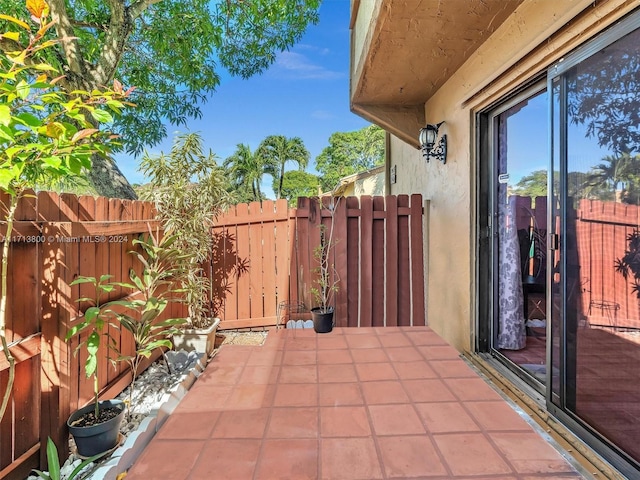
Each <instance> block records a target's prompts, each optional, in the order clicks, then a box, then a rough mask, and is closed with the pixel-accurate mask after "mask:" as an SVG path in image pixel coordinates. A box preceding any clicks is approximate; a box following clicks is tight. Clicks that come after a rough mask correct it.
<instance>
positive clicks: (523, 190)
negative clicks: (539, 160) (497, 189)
mask: <svg viewBox="0 0 640 480" xmlns="http://www.w3.org/2000/svg"><path fill="white" fill-rule="evenodd" d="M512 193H513V194H514V195H522V196H523V197H531V198H535V197H545V196H546V195H547V171H546V170H535V171H533V172H531V173H530V174H529V175H525V176H523V177H522V178H521V179H520V181H519V182H518V183H516V184H515V185H514V186H513V192H512Z"/></svg>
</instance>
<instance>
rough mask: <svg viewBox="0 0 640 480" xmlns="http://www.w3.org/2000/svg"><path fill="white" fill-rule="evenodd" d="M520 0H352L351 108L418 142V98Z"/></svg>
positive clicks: (437, 83) (437, 84)
mask: <svg viewBox="0 0 640 480" xmlns="http://www.w3.org/2000/svg"><path fill="white" fill-rule="evenodd" d="M372 1H373V2H375V6H374V7H373V8H367V9H364V8H361V7H362V6H364V5H365V3H366V2H372ZM522 1H523V0H465V1H441V0H420V1H418V0H362V1H360V0H352V11H351V26H352V34H351V44H352V58H351V63H352V64H351V110H352V111H353V112H354V113H356V114H358V115H360V116H362V117H363V118H365V119H367V120H369V121H371V122H373V123H376V124H377V125H380V126H381V127H382V128H384V129H385V130H387V131H388V132H390V133H392V134H394V135H396V136H397V137H399V138H401V139H402V140H404V141H405V142H407V143H409V144H411V145H414V146H416V147H418V132H419V130H420V128H422V127H423V126H424V124H425V114H424V105H425V103H426V102H427V101H428V100H429V98H430V97H431V96H432V95H433V94H434V93H435V92H436V91H437V90H438V89H439V88H440V87H441V86H442V85H443V84H444V83H445V82H446V81H447V80H448V79H449V78H450V77H451V75H453V73H454V72H455V71H456V70H457V69H458V68H459V67H460V66H461V65H462V64H463V63H464V62H465V61H466V60H467V59H468V58H469V57H470V56H471V55H472V54H473V52H474V51H475V50H476V49H477V48H478V47H479V46H480V45H482V43H483V42H484V41H485V40H486V39H487V38H489V37H490V35H491V34H492V33H493V32H494V31H495V30H496V29H497V28H498V27H499V26H500V25H501V24H502V23H503V22H504V21H505V20H506V19H507V18H508V17H509V16H510V15H511V14H512V13H513V11H514V10H515V9H516V8H517V7H518V6H519V5H520V4H521V3H522ZM367 7H370V4H369V5H367ZM359 14H362V15H366V16H369V17H370V18H358V15H359ZM357 29H365V30H366V32H365V31H356V30H357ZM356 38H358V39H359V40H358V41H356V40H355V39H356Z"/></svg>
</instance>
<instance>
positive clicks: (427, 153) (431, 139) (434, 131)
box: [418, 122, 447, 164]
mask: <svg viewBox="0 0 640 480" xmlns="http://www.w3.org/2000/svg"><path fill="white" fill-rule="evenodd" d="M443 123H444V122H440V123H438V124H437V125H432V124H430V123H427V125H426V126H425V127H424V128H421V129H420V136H419V137H418V138H419V141H420V149H421V150H422V156H423V157H424V159H425V160H426V161H427V162H429V159H430V158H435V159H437V160H440V161H441V162H442V163H443V164H444V163H447V135H446V134H445V135H442V137H440V141H439V142H438V144H437V145H436V139H437V138H438V129H439V128H440V125H442V124H443Z"/></svg>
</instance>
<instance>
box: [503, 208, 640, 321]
mask: <svg viewBox="0 0 640 480" xmlns="http://www.w3.org/2000/svg"><path fill="white" fill-rule="evenodd" d="M514 200H515V202H514V207H515V211H514V214H515V221H516V226H517V229H518V232H527V233H526V235H529V232H531V234H532V235H533V233H534V232H535V235H533V236H532V237H531V238H533V239H534V241H535V242H536V243H537V244H536V245H534V248H532V249H531V254H533V255H534V256H533V257H532V258H531V259H530V260H529V264H527V265H526V268H525V269H524V270H523V275H527V274H529V273H534V277H536V278H537V279H538V281H544V279H545V273H546V268H545V266H546V252H547V245H546V241H547V239H546V233H547V197H545V196H541V197H536V198H535V199H534V201H532V199H531V198H530V197H518V196H515V199H514ZM554 221H555V222H556V229H557V228H558V226H559V219H558V218H556V219H554ZM567 222H568V228H569V229H570V230H571V229H575V235H573V234H570V236H569V237H568V240H567V241H568V242H569V243H568V250H569V251H568V256H569V258H568V265H569V266H570V267H569V269H570V270H571V271H572V272H573V271H575V272H576V278H575V280H572V279H568V281H569V283H570V284H571V285H572V286H570V289H571V292H569V295H570V296H572V295H576V296H575V298H574V300H575V302H576V303H575V304H574V305H575V306H577V308H578V309H579V312H580V317H581V318H582V319H584V320H586V322H587V324H589V325H598V326H605V327H612V328H622V329H640V299H639V298H638V294H637V293H636V292H635V291H634V290H633V274H630V275H629V278H628V279H625V278H624V276H623V275H622V274H621V273H620V272H618V271H617V270H616V263H617V261H618V260H619V259H621V258H622V257H623V256H624V254H625V251H626V250H627V249H628V248H629V241H628V237H629V235H630V234H631V233H633V232H634V231H635V230H638V229H639V228H640V207H638V206H635V205H627V204H625V203H620V202H613V201H601V200H586V199H585V200H580V202H579V204H578V208H577V210H573V209H570V210H569V211H568V212H567ZM525 243H526V242H525ZM528 245H529V244H526V246H527V248H525V250H527V252H521V256H522V257H523V258H526V256H527V254H529V252H528V248H529V247H528ZM538 253H541V255H540V256H538ZM558 261H559V252H558V251H556V257H555V258H554V261H553V263H554V264H556V265H557V262H558ZM639 266H640V264H639ZM572 298H573V297H572Z"/></svg>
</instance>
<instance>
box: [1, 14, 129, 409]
mask: <svg viewBox="0 0 640 480" xmlns="http://www.w3.org/2000/svg"><path fill="white" fill-rule="evenodd" d="M27 8H28V9H29V12H30V13H31V18H32V21H33V23H34V28H32V27H31V26H29V25H28V24H27V23H25V22H23V21H21V20H18V19H17V18H13V17H11V16H9V15H4V14H0V15H2V20H3V21H5V25H11V28H10V29H9V31H6V32H2V33H0V38H2V39H3V41H6V42H9V44H13V45H15V50H14V51H8V52H4V53H5V54H3V55H0V130H1V131H2V134H1V135H0V192H2V193H3V194H6V195H7V197H8V199H7V202H6V204H5V203H2V205H1V208H2V210H3V215H2V220H3V223H4V227H5V229H4V230H3V231H2V240H3V241H2V267H1V278H2V282H1V294H0V343H1V344H2V352H3V354H4V356H5V357H6V359H7V362H8V364H9V372H8V380H7V388H6V389H5V390H4V392H3V397H2V402H1V403H0V420H1V419H2V418H3V417H4V414H5V412H6V409H7V405H8V404H9V400H10V397H11V394H12V389H13V384H14V381H15V358H14V357H13V355H12V354H11V350H10V342H11V341H12V338H10V337H9V338H8V336H7V328H6V326H7V318H6V317H7V310H8V309H7V307H8V294H7V281H8V280H7V278H8V277H7V272H8V267H9V260H10V259H9V256H10V244H11V241H12V238H13V236H14V234H13V227H14V221H15V215H16V211H17V209H18V204H19V202H20V199H21V198H23V197H25V196H28V195H32V193H30V190H29V189H31V188H37V187H39V186H49V185H53V184H56V183H57V182H58V181H59V180H61V179H69V178H72V177H75V178H78V177H84V176H85V175H86V172H87V171H88V169H90V168H91V155H92V154H94V153H107V152H108V144H109V142H110V141H111V137H110V136H109V135H108V133H106V132H101V131H99V130H98V129H97V128H96V126H97V125H99V124H101V123H105V122H106V123H109V122H111V121H112V120H113V119H112V117H111V114H110V113H108V112H107V111H106V109H111V110H112V111H113V112H116V113H117V112H119V111H120V109H121V108H123V107H124V105H125V104H124V103H123V102H122V101H121V99H122V98H123V97H124V96H126V92H125V93H123V92H122V88H121V85H119V84H118V85H119V86H118V88H115V87H116V85H115V83H114V90H115V91H103V92H98V91H94V92H91V93H89V92H74V93H77V94H76V95H74V96H70V95H67V94H65V93H64V92H62V91H60V90H59V89H58V87H57V82H58V81H59V80H60V78H61V77H58V78H56V77H57V76H58V75H59V73H58V72H56V70H55V69H54V68H53V67H52V66H51V65H48V64H46V63H44V62H43V61H41V59H40V58H38V52H40V51H42V50H43V49H45V48H50V47H52V46H55V45H56V44H57V43H59V42H60V40H47V37H48V36H49V35H48V31H49V30H50V28H51V27H52V26H54V23H53V22H50V23H47V16H48V14H49V8H48V6H47V4H46V3H45V2H27ZM16 30H17V31H16ZM25 39H26V44H25V45H26V46H21V45H20V43H19V41H22V40H25Z"/></svg>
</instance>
